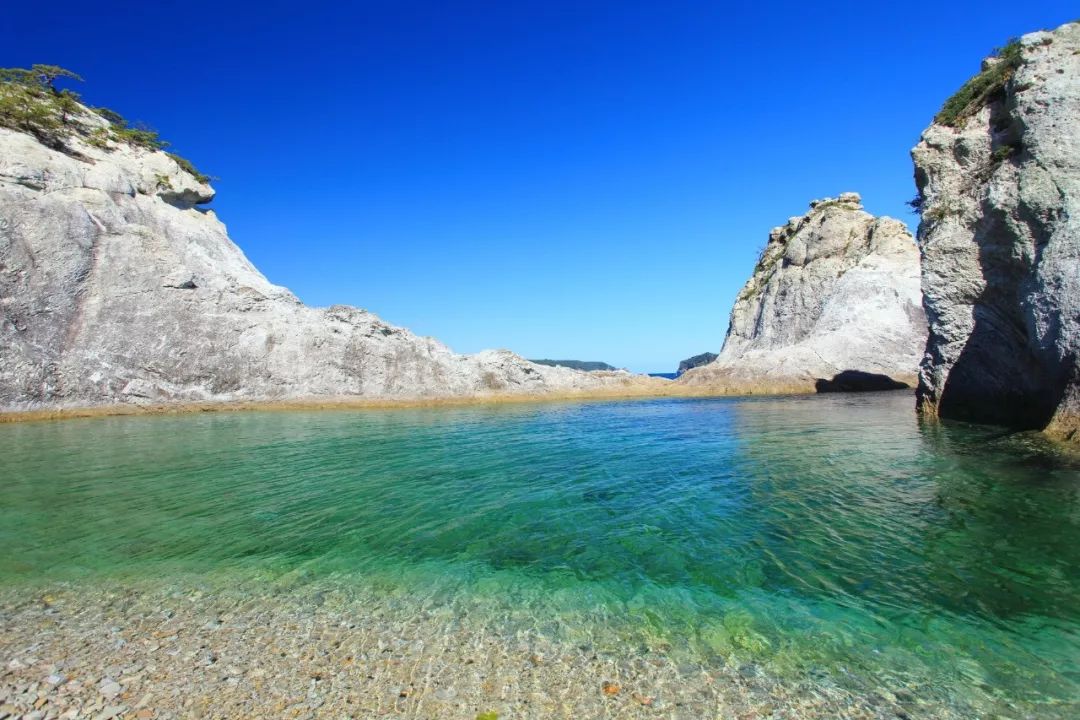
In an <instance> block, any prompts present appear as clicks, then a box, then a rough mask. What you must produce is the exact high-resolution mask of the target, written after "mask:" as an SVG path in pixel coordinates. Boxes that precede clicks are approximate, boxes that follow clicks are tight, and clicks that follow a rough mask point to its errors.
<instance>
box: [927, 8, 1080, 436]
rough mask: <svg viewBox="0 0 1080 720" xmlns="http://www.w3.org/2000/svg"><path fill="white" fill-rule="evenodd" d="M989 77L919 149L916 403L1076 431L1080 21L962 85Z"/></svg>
mask: <svg viewBox="0 0 1080 720" xmlns="http://www.w3.org/2000/svg"><path fill="white" fill-rule="evenodd" d="M1002 63H1009V64H1008V65H1002ZM1004 71H1007V72H1004ZM995 82H996V83H997V85H996V86H995V85H993V83H995ZM979 85H983V86H985V85H990V89H989V90H987V91H985V92H983V93H982V96H981V97H979V98H976V100H975V101H973V102H969V103H967V106H966V109H965V112H962V113H959V114H957V113H955V112H954V113H952V114H951V115H947V114H946V113H945V111H944V110H943V112H942V114H941V115H939V116H938V118H937V121H936V122H935V123H934V124H933V125H931V126H930V127H929V128H928V129H927V130H926V131H925V132H924V133H923V135H922V139H921V140H920V142H919V144H918V146H917V147H916V148H915V149H914V150H913V151H912V156H913V158H914V161H915V180H916V184H917V185H918V188H919V197H920V198H921V207H922V223H921V224H920V225H919V246H920V248H921V252H922V258H923V264H922V284H923V292H924V294H925V302H926V312H927V317H928V319H929V324H930V336H929V340H928V342H927V346H926V355H925V358H924V360H923V363H922V367H921V370H920V374H919V389H918V405H919V408H920V410H921V412H923V413H925V414H928V415H935V414H936V415H940V416H942V417H950V418H963V419H968V420H973V421H980V422H989V423H995V424H1004V425H1010V426H1014V427H1020V428H1047V429H1048V430H1049V431H1051V432H1052V433H1053V434H1056V435H1058V436H1061V437H1067V438H1068V437H1071V438H1073V439H1078V438H1080V432H1078V431H1080V24H1077V23H1071V24H1069V25H1065V26H1063V27H1061V28H1058V29H1057V30H1055V31H1053V32H1037V33H1032V34H1030V35H1025V36H1024V37H1023V38H1022V39H1021V40H1020V42H1019V44H1018V45H1017V44H1013V45H1010V46H1009V47H1007V48H1006V49H1005V52H1003V53H1002V56H1001V57H999V58H995V59H991V60H988V61H987V62H985V63H984V66H983V72H982V73H980V75H979V76H976V78H974V79H973V80H972V81H971V82H969V83H968V85H966V86H965V89H968V88H970V87H972V86H979ZM965 97H966V96H965V95H964V94H962V93H961V94H958V98H960V99H961V100H962V99H965ZM950 104H952V105H953V106H954V107H955V106H957V103H956V98H954V100H950ZM948 107H949V105H948V104H947V105H946V108H948Z"/></svg>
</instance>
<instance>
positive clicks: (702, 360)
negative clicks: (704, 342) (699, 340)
mask: <svg viewBox="0 0 1080 720" xmlns="http://www.w3.org/2000/svg"><path fill="white" fill-rule="evenodd" d="M717 357H719V356H718V355H717V354H716V353H711V352H704V353H701V354H700V355H695V356H694V357H689V358H686V359H685V360H683V361H682V362H680V363H679V370H678V372H677V373H676V375H682V374H683V373H684V372H686V371H687V370H693V369H694V368H696V367H701V366H702V365H708V364H709V363H711V362H712V361H713V360H715V359H716V358H717Z"/></svg>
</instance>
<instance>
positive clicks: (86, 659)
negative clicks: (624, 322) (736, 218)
mask: <svg viewBox="0 0 1080 720" xmlns="http://www.w3.org/2000/svg"><path fill="white" fill-rule="evenodd" d="M0 458H3V461H2V463H3V473H2V475H3V480H2V482H0V546H2V547H3V548H4V552H3V554H2V556H0V587H2V589H0V612H2V615H0V618H2V622H3V633H2V635H3V637H2V639H0V652H3V654H4V656H3V659H4V662H5V663H6V662H8V660H9V658H16V659H19V658H21V660H20V662H21V663H22V664H24V665H25V664H26V658H27V657H31V658H33V657H35V656H36V657H37V658H45V659H46V660H47V661H48V662H50V663H52V666H53V667H56V668H59V670H58V671H57V672H61V673H67V674H68V675H71V676H79V675H80V673H81V674H82V675H83V676H85V682H88V683H97V682H99V680H100V677H99V675H101V674H103V673H105V671H106V670H108V666H109V665H112V666H113V669H112V670H111V672H112V673H113V674H116V673H118V672H120V673H124V672H127V670H125V668H131V667H137V668H139V670H138V671H132V672H128V673H127V677H128V681H127V684H128V685H130V686H131V687H132V688H135V687H138V685H139V682H140V680H138V677H141V675H140V673H145V674H147V675H146V682H147V683H148V684H147V685H146V687H152V688H154V690H155V692H161V693H167V692H169V690H170V688H176V687H180V686H181V684H182V683H183V682H188V683H189V684H190V681H191V677H190V673H191V672H200V673H201V672H204V671H206V672H209V671H207V670H206V668H213V667H219V668H220V667H225V666H228V667H230V668H232V670H237V671H238V672H239V674H237V675H233V674H230V673H232V670H229V672H226V671H225V670H220V671H213V672H211V673H210V674H209V675H207V678H208V679H206V680H205V684H204V686H201V687H200V688H199V689H198V690H197V691H194V695H193V696H192V702H193V703H194V704H193V705H191V706H190V707H189V708H188V709H189V710H190V711H191V712H192V713H197V711H198V710H199V708H200V707H204V708H207V709H208V708H216V709H218V710H220V708H221V706H222V705H221V704H222V703H226V702H235V703H237V704H236V707H237V708H239V709H238V710H237V712H241V711H243V712H254V711H255V710H260V709H261V710H262V711H264V712H270V713H272V712H273V707H272V705H273V703H279V704H281V706H282V707H283V708H284V707H290V708H294V707H295V706H296V704H297V703H299V704H300V705H302V706H303V707H308V706H306V705H303V703H308V705H310V704H312V703H314V702H315V701H314V700H311V699H310V698H311V697H312V695H311V693H313V692H314V693H319V692H321V693H322V695H320V696H319V697H322V698H323V699H322V700H321V701H320V705H321V706H322V707H323V709H324V710H325V709H326V708H329V707H331V705H332V704H333V703H334V702H339V701H340V702H345V700H342V698H346V699H348V701H349V702H353V703H354V705H353V706H352V708H353V710H352V712H354V713H355V717H369V716H373V715H375V714H379V713H381V712H383V711H385V712H389V713H394V712H396V713H398V714H401V715H403V716H409V717H468V718H474V717H476V715H477V714H480V713H482V712H485V711H489V710H490V711H492V712H498V713H500V715H499V716H500V717H546V716H551V717H562V716H575V715H573V714H571V715H566V714H560V708H562V709H564V710H566V711H567V712H570V713H577V715H576V716H579V717H594V716H599V715H601V714H605V713H607V714H612V715H615V716H625V717H632V716H637V715H635V713H637V714H640V715H641V716H642V717H656V716H664V717H666V716H668V715H667V714H669V713H674V714H675V715H676V716H678V713H679V712H683V713H685V716H686V717H714V716H716V717H721V716H722V717H728V716H729V715H728V714H726V713H728V712H744V713H746V717H769V715H768V714H767V712H771V713H776V714H777V715H776V716H778V717H788V716H789V715H790V716H792V717H794V716H796V715H795V713H797V716H798V717H883V718H886V717H887V718H895V717H956V718H962V717H968V718H969V717H975V716H987V717H988V716H993V717H1003V718H1005V717H1010V718H1011V717H1015V718H1022V717H1033V718H1044V717H1045V718H1067V717H1080V703H1078V698H1080V542H1078V539H1080V459H1078V458H1077V457H1076V456H1075V455H1072V454H1070V451H1068V450H1067V449H1065V448H1062V447H1061V446H1058V445H1054V444H1052V443H1050V442H1049V441H1047V440H1045V439H1044V438H1042V437H1041V436H1039V435H1037V434H1025V433H1021V434H1015V433H1006V432H1004V431H1000V430H996V429H993V428H987V427H979V426H974V425H965V424H959V423H935V424H921V423H919V422H918V421H917V419H916V417H915V415H914V412H913V397H912V395H911V394H910V393H906V392H897V393H871V394H860V395H829V396H812V397H788V398H746V399H735V398H726V399H658V400H634V401H619V402H596V403H538V404H523V405H512V406H506V405H501V406H474V407H444V408H430V409H398V410H385V411H384V410H365V411H320V412H237V413H212V414H191V415H178V416H158V417H115V418H97V419H91V420H70V421H63V422H31V423H20V424H11V425H6V426H2V427H0ZM174 626H175V627H176V628H180V629H176V630H175V632H174V631H173V628H174ZM226 631H227V632H226ZM162 633H164V634H162ZM222 633H224V634H222ZM481 645H482V647H481ZM79 648H81V649H79ZM324 649H325V653H323V651H324ZM174 650H175V654H172V655H170V654H169V653H172V652H173V651H174ZM346 650H348V652H346ZM316 651H317V652H316ZM207 653H210V655H212V656H213V658H214V660H213V662H210V661H206V662H205V663H204V662H203V660H202V658H204V656H206V654H207ZM308 653H310V654H311V657H308ZM219 657H220V659H218V658H219ZM192 658H194V659H192ZM229 658H232V659H231V660H229V662H226V660H228V659H229ZM395 659H396V660H395ZM395 662H397V664H396V665H395V664H394V663H395ZM65 663H66V664H65ZM207 663H209V664H207ZM311 663H315V665H311ZM318 663H325V664H326V668H324V669H319V670H317V671H316V670H311V671H310V672H309V671H308V670H309V668H311V667H316V666H318V667H319V668H323V665H319V664H318ZM189 666H190V667H194V668H196V670H191V669H190V667H189ZM256 667H258V668H262V669H261V670H259V672H263V673H264V675H263V676H260V677H264V678H265V677H266V676H265V673H269V677H271V678H276V677H277V676H278V674H280V675H287V676H288V677H289V678H290V679H289V680H287V681H286V680H282V681H281V682H282V684H281V686H280V687H279V688H277V689H275V688H274V687H273V683H266V682H265V680H264V682H263V683H260V682H259V681H258V680H257V679H256V676H255V675H254V674H253V673H255V670H254V669H252V668H256ZM102 668H104V669H102ZM117 668H119V670H118V669H117ZM148 668H156V670H155V672H157V673H158V675H157V676H155V679H154V682H153V683H152V684H150V674H149V672H150V671H149V670H148ZM425 668H426V669H427V670H426V671H425V670H424V669H425ZM523 668H524V669H523ZM301 670H302V671H301ZM28 672H29V671H28ZM424 672H426V673H427V674H426V675H425V674H424ZM162 673H164V675H163V674H162ZM184 673H188V675H185V674H184ZM210 675H213V681H212V682H211V680H210V679H209V678H210ZM219 675H220V676H221V677H218V676H219ZM166 676H167V677H166ZM294 676H295V677H294ZM301 676H302V677H301ZM110 677H111V676H110ZM200 677H201V676H200ZM226 677H228V678H232V679H235V680H236V682H232V679H230V680H229V681H228V682H226V680H225V679H223V678H226ZM297 677H299V679H296V678H297ZM316 677H317V679H313V678H316ZM131 678H136V679H131ZM185 678H186V679H185ZM424 678H426V680H425V679H424ZM492 678H496V680H492ZM200 682H202V681H200ZM219 682H220V683H221V684H220V686H219V685H217V684H214V683H219ZM289 683H294V684H295V683H299V684H298V685H296V686H295V687H294V688H293V690H294V691H295V692H293V691H290V692H292V695H293V696H291V697H288V698H285V697H284V695H282V693H284V692H285V691H284V690H282V689H281V688H286V687H293V686H292V685H290V684H289ZM320 683H321V685H320ZM334 683H337V684H336V685H335V684H334ZM121 684H122V685H123V684H124V683H121ZM264 685H267V686H270V687H264ZM126 686H127V685H125V687H126ZM320 687H321V688H322V690H319V689H318V688H320ZM259 688H262V689H259ZM312 688H315V689H314V690H313V689H312ZM334 688H337V690H334ZM189 692H192V691H190V690H189ZM200 693H201V694H200ZM260 693H261V694H260ZM275 693H277V694H275ZM134 694H139V693H134ZM279 695H280V696H281V697H279ZM203 696H205V698H204V699H203V700H200V698H203ZM283 698H284V699H283ZM286 700H287V701H288V702H286ZM153 701H156V699H153V698H152V702H151V704H152V703H153ZM204 701H205V703H207V704H206V705H205V706H200V705H199V703H200V702H204ZM271 701H273V703H272V702H271ZM162 702H165V701H162ZM244 703H247V704H246V705H244ZM288 703H292V704H291V705H290V704H288ZM325 703H330V704H329V705H328V704H325ZM613 704H615V705H614V706H613ZM320 705H316V706H315V707H319V706H320ZM244 708H246V710H245V709H244ZM309 710H310V708H309V709H308V710H305V712H308V711H309ZM376 710H378V711H379V713H376ZM282 712H284V711H282ZM310 712H312V713H314V714H313V715H312V716H313V717H321V716H322V715H320V714H319V713H318V712H317V711H315V710H310ZM785 712H786V713H788V714H784V713H785ZM751 713H755V714H751Z"/></svg>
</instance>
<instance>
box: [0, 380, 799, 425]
mask: <svg viewBox="0 0 1080 720" xmlns="http://www.w3.org/2000/svg"><path fill="white" fill-rule="evenodd" d="M662 382H665V383H668V384H670V387H664V386H659V387H657V386H653V385H652V384H651V383H650V384H648V385H645V386H641V387H630V388H627V387H621V388H612V389H602V390H587V391H585V390H583V391H564V392H552V393H501V394H490V395H471V396H467V397H460V396H458V397H408V398H365V397H355V396H345V397H316V398H297V399H289V400H235V401H220V402H177V403H150V404H114V405H96V406H95V405H89V406H71V407H56V408H41V409H31V410H7V411H0V423H14V422H31V421H40V420H63V419H69V418H92V417H110V416H116V415H180V414H190V413H204V412H242V411H250V410H258V411H290V410H390V409H398V408H402V409H408V408H428V407H459V406H483V405H512V404H529V403H550V402H566V401H570V402H604V401H618V400H648V399H653V398H655V399H662V398H703V397H745V396H752V395H777V396H779V395H797V394H806V395H809V394H813V392H814V391H813V389H812V388H810V389H803V390H799V389H795V388H791V389H789V388H784V389H782V390H774V391H760V392H754V391H753V390H747V389H742V390H740V391H737V392H736V391H731V390H729V389H726V388H715V387H707V386H688V385H675V384H674V383H671V382H670V381H662Z"/></svg>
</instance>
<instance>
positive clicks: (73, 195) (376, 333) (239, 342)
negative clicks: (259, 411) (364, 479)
mask: <svg viewBox="0 0 1080 720" xmlns="http://www.w3.org/2000/svg"><path fill="white" fill-rule="evenodd" d="M86 122H89V123H94V122H99V123H105V121H104V120H102V119H101V118H99V117H97V116H94V115H89V116H88V118H87V119H86ZM70 150H71V152H69V153H61V152H57V151H56V150H53V149H50V148H48V147H45V146H44V145H42V144H40V143H39V142H38V141H37V140H35V139H34V138H32V137H31V136H29V135H26V134H22V133H19V132H15V131H12V130H7V129H3V128H0V358H2V362H0V409H3V410H28V409H41V408H55V407H65V406H93V405H104V404H116V403H143V404H150V403H168V402H201V401H235V400H275V399H291V398H307V397H342V396H364V397H385V398H393V397H400V398H410V397H430V396H468V395H483V394H489V393H543V392H551V391H577V390H584V391H589V390H593V389H600V388H618V387H621V386H624V385H626V384H629V383H634V382H640V381H641V380H640V379H639V378H636V377H634V376H631V375H630V374H629V373H625V372H618V373H606V374H605V373H583V372H578V371H575V370H571V369H569V368H561V367H543V366H539V365H535V364H533V363H530V362H527V361H526V360H523V359H522V358H520V357H518V356H516V355H514V354H513V353H510V352H508V351H485V352H481V353H478V354H476V355H470V356H466V355H458V354H455V353H453V352H451V351H450V350H449V349H448V348H447V347H446V346H445V345H443V344H441V343H439V342H437V341H436V340H433V339H430V338H424V337H418V336H416V335H413V334H412V333H410V332H409V331H407V330H404V329H402V328H398V327H393V326H391V325H388V324H386V323H385V322H383V321H381V320H380V319H379V318H378V317H376V316H375V315H372V314H371V313H368V312H366V311H364V310H359V309H357V308H353V307H346V306H343V305H339V306H334V307H330V308H311V307H306V306H305V305H303V304H302V303H301V302H300V301H299V300H297V298H296V297H295V296H294V295H293V294H292V293H290V292H289V291H288V290H286V289H284V288H282V287H278V286H275V285H273V284H271V283H270V282H269V281H267V279H266V278H265V277H263V275H262V274H261V273H259V271H258V270H256V269H255V267H254V266H253V265H252V264H251V263H250V262H249V261H248V260H247V258H246V257H244V254H243V253H242V252H241V251H240V249H239V248H238V247H237V246H236V245H234V244H233V243H232V241H231V240H230V239H229V237H228V235H227V234H226V232H225V226H224V225H222V224H221V223H220V222H219V221H218V219H217V217H215V215H214V213H213V212H212V211H210V210H207V209H204V208H201V207H199V205H201V204H204V203H206V202H208V201H209V200H210V199H211V198H212V197H213V195H214V191H213V190H212V189H211V188H210V187H209V186H208V185H205V184H202V183H200V182H198V181H197V180H196V179H195V178H194V177H193V176H192V175H191V174H190V173H188V172H186V171H184V170H183V169H182V168H180V167H179V166H178V165H177V163H176V162H174V161H173V160H172V159H171V158H170V157H168V156H167V155H165V154H164V153H162V152H156V151H149V150H145V149H140V148H137V147H132V146H130V145H123V144H121V145H115V146H112V147H106V148H102V147H96V146H91V145H89V144H87V143H84V142H82V141H81V140H79V139H78V138H75V139H73V140H72V143H71V148H70Z"/></svg>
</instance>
